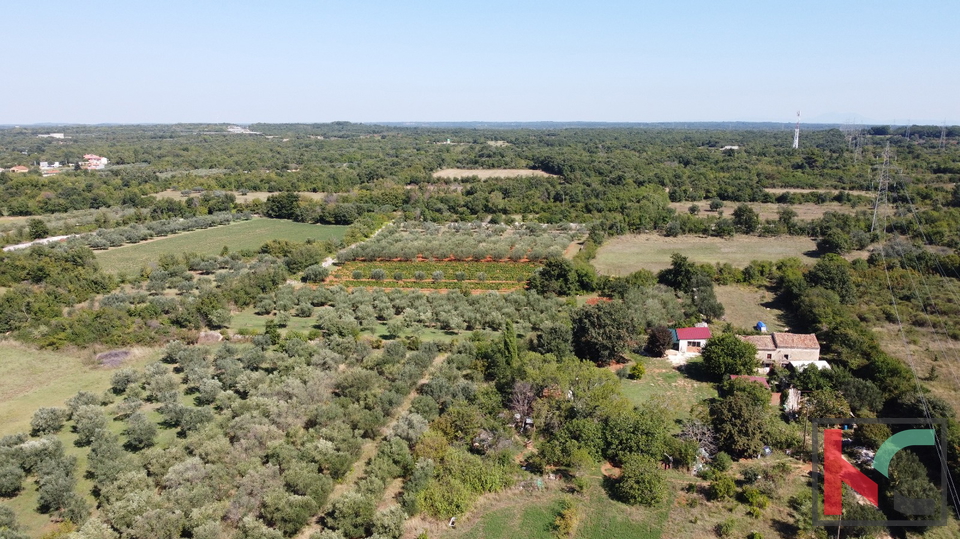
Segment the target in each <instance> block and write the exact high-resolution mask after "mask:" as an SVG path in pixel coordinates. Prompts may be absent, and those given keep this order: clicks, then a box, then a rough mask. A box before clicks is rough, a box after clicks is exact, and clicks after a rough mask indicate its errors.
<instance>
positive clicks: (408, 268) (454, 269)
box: [330, 261, 540, 290]
mask: <svg viewBox="0 0 960 539" xmlns="http://www.w3.org/2000/svg"><path fill="white" fill-rule="evenodd" d="M538 267H540V264H536V263H529V262H460V261H456V262H454V261H451V262H360V261H351V262H345V263H343V264H342V265H341V266H339V267H338V268H337V269H336V271H334V273H333V275H332V276H331V280H330V282H340V283H342V284H344V285H345V286H382V287H383V288H434V289H436V288H456V287H459V286H460V285H461V281H462V282H463V283H465V286H467V287H468V288H470V289H476V290H501V289H510V288H516V287H517V283H520V282H523V281H526V280H527V279H528V278H529V277H530V275H531V274H533V272H534V271H535V270H536V269H537V268H538ZM377 269H381V270H383V271H384V273H385V275H386V277H385V278H384V279H383V280H382V281H377V280H374V279H373V277H372V273H371V272H373V271H374V270H377ZM437 271H439V272H441V273H443V278H442V279H440V280H439V281H435V280H434V279H433V274H434V272H437ZM355 272H360V273H359V275H361V277H360V278H359V279H357V278H356V277H355ZM458 274H462V275H461V277H463V279H462V280H460V279H458V278H457V275H458ZM397 277H399V279H398V278H397ZM418 277H419V278H418Z"/></svg>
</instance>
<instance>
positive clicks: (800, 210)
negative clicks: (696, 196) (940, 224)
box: [670, 200, 892, 221]
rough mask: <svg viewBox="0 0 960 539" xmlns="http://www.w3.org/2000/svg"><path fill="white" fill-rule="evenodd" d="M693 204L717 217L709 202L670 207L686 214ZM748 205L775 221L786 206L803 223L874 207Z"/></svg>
mask: <svg viewBox="0 0 960 539" xmlns="http://www.w3.org/2000/svg"><path fill="white" fill-rule="evenodd" d="M693 204H696V205H698V206H700V215H702V216H703V215H715V213H714V212H712V211H710V210H709V208H710V201H709V200H702V201H700V202H671V203H670V207H671V208H673V209H675V210H677V213H686V212H687V210H688V209H689V208H690V206H692V205H693ZM746 205H747V206H750V208H751V209H753V211H755V212H757V213H758V214H759V215H760V219H774V220H776V219H777V217H778V215H777V209H778V208H780V207H781V206H786V207H788V208H791V209H792V210H793V211H795V212H797V219H800V220H801V221H809V220H811V219H819V218H821V217H823V214H825V213H827V212H828V211H832V212H837V213H849V214H854V213H856V212H857V211H858V210H869V211H870V212H871V213H872V212H873V208H872V207H869V208H868V207H867V206H857V207H856V208H853V207H850V206H849V205H844V204H840V203H839V202H826V203H824V204H812V203H806V204H777V203H772V202H746ZM737 206H739V204H738V203H736V202H725V203H724V207H723V208H722V210H723V215H724V216H725V217H731V216H732V215H733V210H735V209H736V208H737ZM887 212H888V215H889V214H891V213H892V208H888V209H887Z"/></svg>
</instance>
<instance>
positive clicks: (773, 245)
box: [593, 234, 817, 275]
mask: <svg viewBox="0 0 960 539" xmlns="http://www.w3.org/2000/svg"><path fill="white" fill-rule="evenodd" d="M816 249H817V244H816V242H814V241H813V240H811V239H810V238H804V237H800V236H789V237H773V238H760V237H756V236H735V237H733V238H730V239H723V238H711V237H703V236H680V237H676V238H669V237H665V236H660V235H657V234H628V235H625V236H617V237H615V238H611V239H610V240H608V241H606V242H605V243H604V244H603V246H602V247H600V249H599V250H598V251H597V257H596V258H595V259H594V260H593V265H594V267H596V268H597V271H598V272H600V273H602V274H605V275H629V274H630V273H632V272H634V271H637V270H639V269H647V270H650V271H660V270H662V269H664V268H668V267H670V256H671V255H673V253H680V254H681V255H684V256H686V257H688V258H689V259H690V260H691V261H693V262H696V263H698V264H704V263H706V264H715V263H717V262H720V263H724V262H729V263H730V264H733V265H734V266H735V267H738V268H742V267H744V266H746V265H747V264H749V263H750V261H751V260H780V259H781V258H787V257H791V256H795V257H798V258H800V259H801V260H803V261H804V263H807V264H812V263H814V262H816V260H815V258H814V257H815V253H816Z"/></svg>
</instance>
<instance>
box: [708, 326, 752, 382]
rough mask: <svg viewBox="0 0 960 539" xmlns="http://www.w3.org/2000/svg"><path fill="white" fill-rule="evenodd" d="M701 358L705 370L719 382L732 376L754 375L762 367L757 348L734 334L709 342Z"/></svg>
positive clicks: (721, 335)
mask: <svg viewBox="0 0 960 539" xmlns="http://www.w3.org/2000/svg"><path fill="white" fill-rule="evenodd" d="M701 356H702V357H703V366H704V369H705V370H706V371H707V372H708V373H710V374H711V375H712V376H713V377H714V378H715V379H717V380H722V379H723V378H724V377H725V376H728V375H731V374H754V372H756V369H757V367H759V366H760V362H759V360H757V347H756V346H754V345H752V344H750V343H748V342H746V341H743V340H741V339H739V338H738V337H737V336H736V335H734V334H732V333H721V334H720V335H717V336H716V337H713V338H712V339H710V340H709V341H707V344H706V345H705V346H704V347H703V350H702V352H701Z"/></svg>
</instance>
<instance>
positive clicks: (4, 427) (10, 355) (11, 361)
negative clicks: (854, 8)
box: [0, 341, 159, 436]
mask: <svg viewBox="0 0 960 539" xmlns="http://www.w3.org/2000/svg"><path fill="white" fill-rule="evenodd" d="M92 356H93V354H92V353H91V352H84V353H82V354H69V353H66V352H50V351H45V350H36V349H33V348H30V347H27V346H24V345H20V344H17V343H13V342H10V341H0V372H3V373H4V374H3V376H0V436H4V435H7V434H13V433H16V432H29V431H30V418H31V417H33V412H34V411H36V409H37V408H40V407H43V406H63V402H64V401H65V400H67V399H69V398H70V397H72V396H74V395H75V394H76V393H77V392H78V391H81V390H84V391H92V392H94V393H102V392H103V391H104V390H106V389H107V388H108V387H110V376H111V375H112V374H113V370H112V369H107V368H103V367H98V366H96V365H95V364H94V360H93V357H92ZM158 358H159V352H158V351H155V350H151V349H135V350H134V354H133V357H132V358H131V359H128V360H127V361H126V362H125V365H129V366H131V367H142V366H143V365H146V364H147V363H150V362H151V361H156V360H157V359H158Z"/></svg>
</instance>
